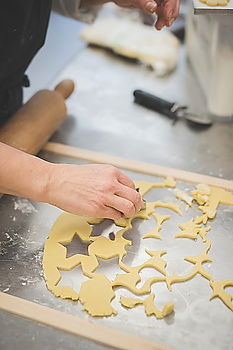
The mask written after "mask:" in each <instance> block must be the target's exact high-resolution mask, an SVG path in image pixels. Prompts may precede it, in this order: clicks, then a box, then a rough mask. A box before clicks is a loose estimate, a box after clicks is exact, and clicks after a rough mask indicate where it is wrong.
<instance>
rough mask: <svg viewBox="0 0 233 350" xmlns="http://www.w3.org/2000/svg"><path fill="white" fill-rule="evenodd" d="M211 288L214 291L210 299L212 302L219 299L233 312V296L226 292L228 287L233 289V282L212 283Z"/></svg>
mask: <svg viewBox="0 0 233 350" xmlns="http://www.w3.org/2000/svg"><path fill="white" fill-rule="evenodd" d="M210 287H211V288H212V289H213V294H212V296H211V297H210V300H212V299H214V298H219V299H221V300H222V302H223V303H224V304H225V305H226V306H227V307H229V309H230V310H231V311H233V304H232V300H233V296H232V295H231V294H229V293H227V292H226V291H225V290H224V288H226V287H233V280H225V281H210Z"/></svg>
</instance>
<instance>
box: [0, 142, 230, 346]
mask: <svg viewBox="0 0 233 350" xmlns="http://www.w3.org/2000/svg"><path fill="white" fill-rule="evenodd" d="M43 150H45V151H50V152H53V153H57V154H59V155H62V156H66V157H71V158H76V159H80V160H87V161H91V162H95V163H108V164H112V165H114V166H117V167H119V168H122V169H127V170H130V171H134V172H139V173H142V174H148V175H155V176H160V177H166V176H172V177H174V178H176V179H177V180H181V181H185V182H191V183H204V184H208V185H212V186H217V187H222V188H224V189H226V190H230V191H233V181H230V180H225V179H220V178H217V177H212V176H207V175H202V174H197V173H193V172H188V171H183V170H178V169H172V168H166V167H161V166H158V165H154V164H150V163H144V162H139V161H135V160H128V159H125V158H121V157H115V156H111V155H107V154H103V153H98V152H94V151H89V150H86V149H81V148H76V147H71V146H67V145H63V144H59V143H53V142H48V143H47V144H46V145H45V146H44V148H43ZM0 309H2V310H4V311H7V312H10V313H13V314H15V315H18V316H21V317H24V318H27V319H30V320H32V321H35V322H39V323H42V324H45V325H47V326H51V327H54V328H56V329H59V330H61V331H64V332H67V333H71V334H74V335H77V336H80V337H84V338H87V339H89V340H92V341H94V342H97V343H101V344H103V345H106V346H110V347H112V348H115V349H122V350H142V349H147V350H171V349H172V348H170V347H167V346H163V345H160V344H157V343H154V342H151V341H149V340H146V339H143V338H140V337H138V336H134V335H131V334H129V333H126V332H122V331H120V330H116V329H113V328H110V327H107V326H103V325H100V324H97V323H94V322H90V321H87V320H84V319H81V318H78V317H75V316H72V315H70V314H67V313H64V312H61V311H57V310H54V309H51V308H49V307H46V306H42V305H40V304H36V303H33V302H30V301H27V300H24V299H22V298H18V297H15V296H12V295H9V294H6V293H1V292H0Z"/></svg>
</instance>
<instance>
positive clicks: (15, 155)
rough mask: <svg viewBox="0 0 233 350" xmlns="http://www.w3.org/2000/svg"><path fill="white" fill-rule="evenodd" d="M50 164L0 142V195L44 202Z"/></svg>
mask: <svg viewBox="0 0 233 350" xmlns="http://www.w3.org/2000/svg"><path fill="white" fill-rule="evenodd" d="M50 167H51V164H50V163H48V162H46V161H44V160H42V159H40V158H37V157H34V156H32V155H30V154H27V153H24V152H21V151H19V150H17V149H15V148H13V147H10V146H8V145H5V144H4V143H1V142H0V193H5V194H11V195H16V196H23V197H28V198H31V199H33V200H37V201H44V196H45V193H46V187H47V184H48V183H49V169H50Z"/></svg>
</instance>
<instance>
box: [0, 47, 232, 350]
mask: <svg viewBox="0 0 233 350" xmlns="http://www.w3.org/2000/svg"><path fill="white" fill-rule="evenodd" d="M64 77H65V78H73V79H74V80H75V81H76V92H75V94H74V95H73V96H72V97H71V98H70V100H69V101H68V110H69V116H68V118H67V120H66V121H65V122H64V124H63V125H62V126H61V128H60V129H59V131H58V132H56V134H55V135H54V136H53V137H52V140H53V141H56V142H61V143H66V144H69V145H73V146H78V147H83V148H88V149H91V150H95V151H100V152H105V153H108V154H113V155H118V156H123V157H126V158H130V159H136V160H142V161H147V162H152V163H156V164H160V165H164V166H169V167H174V168H180V169H185V170H190V171H195V172H201V173H203V174H209V175H214V176H219V177H223V178H226V179H233V159H232V154H233V124H232V123H216V124H214V125H213V126H212V127H210V128H208V129H204V130H203V129H198V128H193V127H191V126H190V125H188V124H187V123H185V122H182V121H179V122H177V123H176V124H175V125H172V123H171V121H170V120H168V119H166V117H163V116H161V115H159V114H157V113H155V112H152V111H148V110H146V109H144V108H143V107H140V106H137V105H134V104H133V102H132V100H133V98H132V91H133V90H134V89H135V88H142V89H145V90H148V91H151V92H153V93H156V94H158V95H160V96H161V97H165V98H167V99H170V100H171V101H178V102H180V103H184V104H189V105H190V106H191V107H192V109H193V110H194V111H204V108H205V106H204V101H203V97H202V93H201V91H200V90H199V86H198V84H197V82H196V81H195V79H194V77H193V75H192V70H191V68H190V67H189V64H188V63H187V61H186V58H185V52H184V49H181V52H180V59H179V66H178V69H177V70H176V71H175V72H174V73H172V74H171V75H169V76H168V77H164V78H156V77H155V75H154V73H153V72H151V71H150V70H148V69H147V68H145V67H143V66H140V65H138V64H135V63H133V62H129V61H127V60H124V59H121V58H119V57H115V56H114V55H112V54H111V53H106V52H105V51H104V50H101V49H94V48H86V49H84V50H83V51H82V52H81V53H80V54H78V55H77V56H76V57H75V58H74V60H73V61H72V62H70V64H68V65H67V67H66V68H65V70H64V71H63V72H62V73H61V74H60V75H59V77H57V79H56V81H58V80H60V79H61V78H64ZM54 83H55V82H54ZM40 156H41V157H43V158H45V159H47V160H49V161H54V162H64V161H65V162H74V160H71V159H67V158H66V159H64V158H62V157H59V156H55V155H52V154H49V153H45V152H42V153H41V154H40ZM129 175H130V176H131V177H132V178H134V179H150V180H151V179H152V178H151V177H149V176H144V175H143V176H142V175H140V174H132V173H131V174H130V173H129ZM178 187H179V188H184V189H191V188H193V186H192V185H187V184H183V183H178ZM157 193H158V194H157V195H158V197H159V194H160V191H158V192H157ZM161 193H162V192H161ZM171 196H174V194H173V192H172V191H167V192H166V198H164V201H166V200H169V199H170V197H171ZM159 198H160V199H161V194H160V197H159ZM174 198H175V197H174ZM182 208H184V207H182ZM59 213H60V210H58V209H56V208H54V207H51V206H49V205H47V204H42V203H35V202H32V201H28V200H24V199H22V198H15V197H12V196H4V197H3V198H2V199H1V200H0V216H1V223H0V240H1V246H0V254H1V255H0V261H1V264H0V276H1V277H0V289H1V291H5V292H7V293H10V294H13V295H16V296H20V297H22V298H25V299H28V300H31V301H35V302H38V303H41V304H43V305H48V306H50V307H52V308H56V309H58V310H62V311H66V312H69V313H72V314H74V315H78V316H80V317H83V318H89V316H88V315H87V314H86V313H84V312H83V311H81V309H82V307H81V305H80V304H79V303H76V304H74V303H70V302H68V301H63V300H60V299H57V298H55V297H53V295H52V294H51V293H49V292H48V291H47V289H46V286H45V283H44V280H43V274H42V268H41V261H42V256H43V244H44V241H45V239H46V238H47V234H48V231H49V230H50V228H51V226H52V224H53V222H54V221H55V219H56V218H57V216H58V215H59ZM187 215H190V213H189V214H187ZM174 220H175V223H178V222H185V220H184V218H182V219H180V218H175V217H174ZM232 227H233V208H229V207H223V206H221V208H220V210H219V212H218V217H217V219H216V223H215V224H213V230H212V231H211V239H212V243H213V247H212V249H211V252H210V254H209V255H210V257H211V258H213V260H214V263H213V264H208V269H209V271H211V273H214V274H215V275H216V278H217V279H232V278H233V276H232V271H233V258H232V256H233V255H232V252H233V229H232ZM166 230H167V231H169V232H171V233H170V234H171V235H172V234H173V235H174V234H175V233H177V228H175V229H174V226H169V225H168V226H166ZM139 231H140V230H139V229H138V228H137V227H135V232H136V233H134V234H133V235H131V239H132V240H133V243H134V244H133V246H134V247H136V248H135V249H136V251H137V250H138V249H139V247H140V239H139V235H138V234H137V233H140V232H139ZM164 232H165V231H164ZM164 236H166V234H164ZM168 236H169V235H168ZM149 241H150V244H151V245H153V249H160V250H161V248H166V247H165V246H166V244H168V251H170V253H171V258H172V257H174V255H175V254H178V253H179V252H181V251H182V247H183V245H182V244H183V243H181V242H180V241H178V240H177V241H176V242H177V246H176V249H175V251H174V249H171V246H170V250H169V240H168V238H165V239H164V240H163V241H161V242H157V240H156V242H152V240H149ZM149 241H148V242H149ZM186 241H188V240H186ZM155 243H156V244H155ZM147 244H148V243H147ZM188 244H189V248H188V253H189V255H194V254H195V252H197V247H199V244H200V242H197V243H195V244H197V246H194V243H192V244H193V245H192V244H191V243H188ZM164 245H165V246H164ZM84 248H85V247H83V249H84ZM131 254H132V255H131V256H132V259H134V258H135V256H136V254H135V251H134V250H132V251H131ZM185 255H188V254H185ZM135 259H136V258H135ZM171 261H172V260H171ZM171 261H170V260H169V262H170V263H172V262H171ZM215 261H218V263H219V264H218V265H217V264H216V263H215ZM114 263H116V261H114ZM115 265H116V264H115ZM112 266H113V261H112V262H110V263H107V262H103V261H102V262H101V269H102V270H103V271H104V268H105V269H107V270H108V271H110V270H111V268H112ZM177 266H178V265H177ZM186 268H187V266H186V265H182V263H181V269H180V271H178V272H179V273H182V272H184V270H185V269H186ZM74 270H75V273H76V274H77V272H80V267H77V268H76V269H74ZM115 272H119V270H117V269H116V268H115V270H114V273H115ZM210 292H211V290H210V288H209V287H208V286H207V283H206V280H205V279H203V278H199V277H198V276H196V277H195V278H194V279H193V280H192V281H189V282H187V283H183V284H180V285H179V284H177V285H174V297H173V298H174V299H172V300H173V301H174V303H175V307H176V312H175V314H174V315H172V316H169V317H168V318H167V319H165V320H161V321H158V320H156V319H155V318H148V317H146V316H145V315H144V312H143V309H142V308H141V307H139V308H136V309H134V310H129V311H126V310H124V309H123V308H122V307H120V306H117V303H116V302H115V301H114V303H113V304H114V307H116V308H117V310H118V311H119V314H118V316H115V317H111V318H107V319H100V320H99V319H98V320H96V322H101V323H104V324H106V325H109V326H112V327H116V328H122V329H124V330H128V331H129V332H133V333H136V334H139V335H141V336H144V337H148V338H150V339H152V340H154V341H157V342H161V343H163V344H168V345H171V346H172V345H173V346H175V347H176V348H177V349H180V350H191V349H195V350H201V349H212V350H220V349H221V350H230V349H233V345H232V344H233V335H232V329H233V314H232V312H231V311H230V310H229V309H227V308H226V307H225V306H224V305H223V304H222V303H221V302H220V300H213V301H212V302H211V303H210V302H209V301H208V300H209V297H210ZM155 293H156V292H155ZM161 293H162V297H160V299H159V302H161V303H162V302H164V301H165V300H166V299H167V297H168V298H170V296H169V292H168V291H167V290H165V288H163V289H161ZM170 299H171V298H170ZM170 299H168V300H170ZM16 347H17V349H42V348H43V349H103V347H101V346H99V345H98V346H97V345H96V344H93V343H90V342H88V341H86V340H81V339H77V338H76V337H73V336H70V335H67V334H64V333H62V332H60V331H56V330H53V329H50V328H48V327H45V326H41V325H38V324H36V323H33V322H29V321H27V320H23V319H20V318H18V317H16V316H13V315H10V314H7V313H3V312H1V313H0V348H1V349H4V350H5V349H13V348H16Z"/></svg>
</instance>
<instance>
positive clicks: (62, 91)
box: [0, 80, 74, 154]
mask: <svg viewBox="0 0 233 350" xmlns="http://www.w3.org/2000/svg"><path fill="white" fill-rule="evenodd" d="M73 90H74V82H73V81H72V80H63V81H62V82H61V83H59V84H58V85H57V86H56V87H55V89H54V90H53V91H50V90H41V91H38V92H37V93H36V94H35V95H34V96H32V98H31V99H30V100H29V101H28V102H27V103H26V104H25V105H23V107H22V108H20V109H19V110H18V111H17V112H16V113H15V114H14V115H13V116H12V117H11V118H10V119H9V121H8V122H7V123H6V124H5V125H3V127H2V128H1V129H0V142H3V143H6V144H7V145H10V146H13V147H15V148H17V149H20V150H21V151H24V152H27V153H30V154H37V153H38V152H39V151H40V149H41V148H42V147H43V146H44V145H45V144H46V142H47V141H48V139H49V138H50V137H51V136H52V134H53V133H54V132H55V131H56V130H57V128H58V127H59V125H60V124H61V123H62V122H63V121H64V119H65V118H66V105H65V101H64V100H65V99H66V98H68V97H69V96H70V95H71V94H72V92H73Z"/></svg>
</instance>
